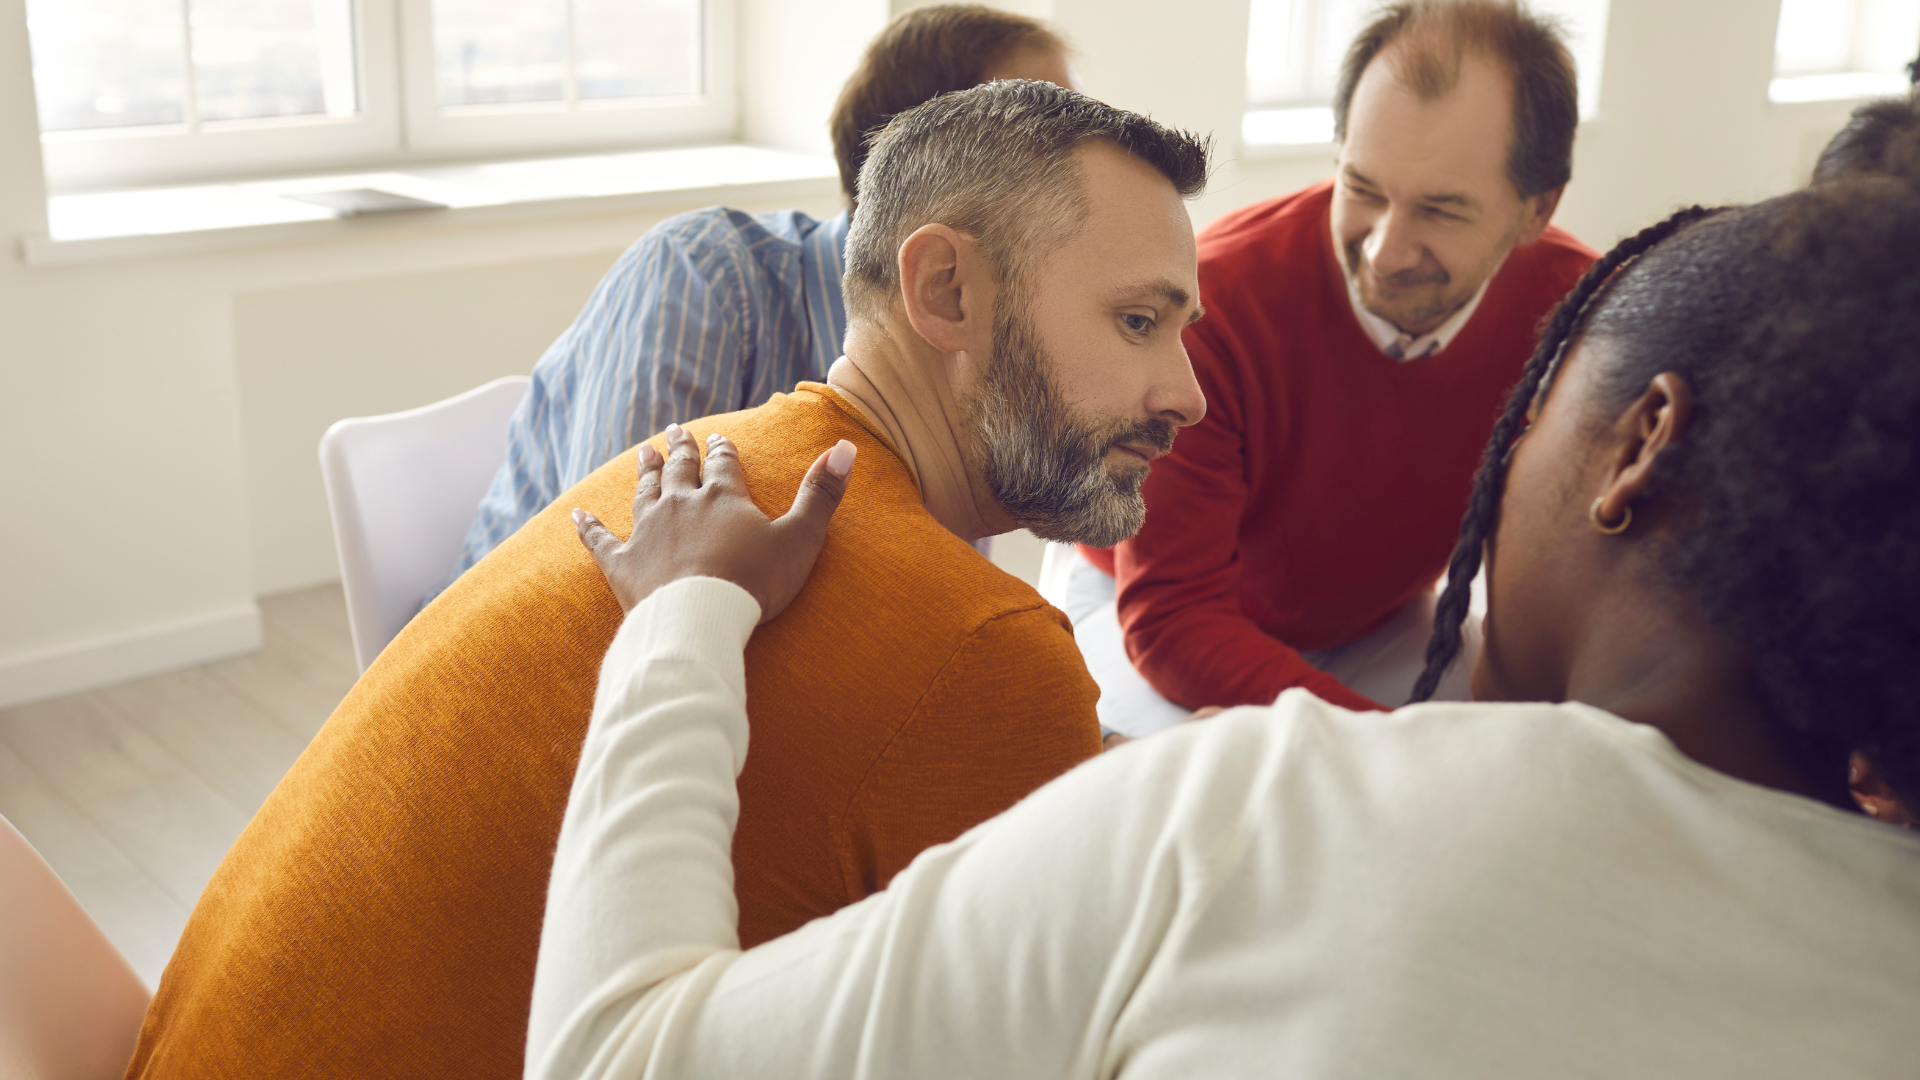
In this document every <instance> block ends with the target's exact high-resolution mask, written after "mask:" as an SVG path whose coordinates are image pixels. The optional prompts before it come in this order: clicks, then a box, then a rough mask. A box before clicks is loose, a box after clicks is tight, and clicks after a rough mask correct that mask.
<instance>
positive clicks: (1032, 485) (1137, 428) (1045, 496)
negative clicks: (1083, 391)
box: [969, 302, 1174, 548]
mask: <svg viewBox="0 0 1920 1080" xmlns="http://www.w3.org/2000/svg"><path fill="white" fill-rule="evenodd" d="M1023 308H1024V305H1021V304H1019V303H1017V302H1015V303H1010V304H1008V305H1007V309H1008V310H1006V311H1004V312H1002V313H1001V314H999V315H998V316H996V318H995V320H994V328H993V359H992V361H991V362H990V363H989V364H988V365H987V371H986V375H985V378H984V379H983V380H982V386H981V390H980V392H979V393H978V394H976V395H975V396H974V399H973V401H972V402H971V403H970V407H969V411H970V412H971V414H972V420H973V424H972V426H973V430H974V436H975V438H976V440H977V441H978V445H979V450H980V453H981V459H982V471H983V473H984V474H985V478H986V482H987V487H988V490H990V491H992V492H993V495H994V498H996V499H998V500H1000V505H1002V506H1004V507H1006V509H1007V513H1008V514H1009V515H1010V516H1012V518H1013V520H1014V521H1016V522H1018V523H1019V524H1020V525H1021V526H1022V527H1023V528H1025V529H1027V530H1028V531H1030V532H1032V533H1033V534H1034V535H1035V536H1038V537H1040V538H1041V539H1043V540H1052V541H1055V542H1056V543H1063V544H1091V545H1092V546H1094V547H1102V548H1105V547H1112V546H1113V545H1115V544H1117V543H1119V542H1120V541H1122V540H1125V539H1126V538H1127V537H1129V536H1132V535H1133V534H1134V533H1136V532H1138V531H1139V529H1140V524H1141V522H1143V521H1145V520H1146V516H1147V504H1146V500H1145V499H1144V498H1142V496H1141V494H1140V485H1141V484H1142V483H1144V482H1145V481H1146V478H1147V470H1146V469H1144V468H1142V469H1140V470H1138V471H1131V472H1128V473H1126V474H1124V475H1120V476H1116V475H1114V474H1112V473H1110V472H1108V471H1107V464H1106V459H1107V451H1108V450H1110V449H1111V448H1112V447H1113V445H1114V444H1115V443H1118V442H1121V441H1133V442H1139V443H1144V444H1147V445H1151V446H1156V447H1159V448H1160V449H1162V450H1164V449H1166V448H1167V447H1169V446H1171V445H1172V444H1173V431H1174V429H1173V425H1171V424H1169V423H1167V422H1166V421H1164V420H1145V421H1117V422H1115V423H1113V424H1109V425H1105V426H1103V427H1097V428H1096V427H1092V426H1089V425H1087V424H1085V423H1084V422H1082V421H1080V420H1079V418H1077V417H1075V416H1074V415H1073V410H1072V409H1071V408H1069V407H1068V405H1067V403H1066V402H1065V400H1063V399H1062V397H1061V394H1060V390H1059V387H1058V386H1056V385H1055V384H1054V381H1053V362H1052V361H1051V360H1050V359H1049V358H1048V357H1047V355H1046V352H1045V350H1044V349H1042V348H1041V346H1040V342H1039V339H1038V337H1037V335H1035V334H1034V332H1033V326H1032V324H1031V323H1030V322H1029V321H1028V320H1027V318H1026V313H1025V311H1024V310H1023Z"/></svg>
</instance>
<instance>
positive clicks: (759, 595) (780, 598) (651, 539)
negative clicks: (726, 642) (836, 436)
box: [573, 424, 855, 623]
mask: <svg viewBox="0 0 1920 1080" xmlns="http://www.w3.org/2000/svg"><path fill="white" fill-rule="evenodd" d="M854 453H855V448H854V445H853V444H852V443H850V442H848V441H846V440H845V439H842V440H840V441H839V442H838V443H836V444H834V446H833V448H832V449H830V450H828V451H826V452H825V453H822V454H821V455H820V456H819V457H817V458H815V459H814V462H813V466H812V467H811V468H809V469H808V470H807V475H806V476H805V477H803V478H802V479H801V481H800V491H799V493H798V494H797V495H795V496H794V500H793V508H792V509H790V510H788V511H787V512H786V513H785V514H783V515H781V516H780V517H778V518H775V519H773V520H772V521H769V520H767V516H766V515H765V514H763V513H761V512H760V508H759V507H757V506H755V505H754V504H753V499H752V497H751V496H749V495H748V494H747V481H746V475H745V474H744V473H743V472H742V471H741V468H740V455H739V452H738V451H737V450H736V449H735V447H734V445H733V443H732V441H731V440H729V439H727V437H726V436H724V435H721V434H719V433H717V432H716V433H715V434H712V435H709V436H707V460H706V466H705V470H704V471H705V473H706V475H705V476H704V477H702V475H701V473H702V471H703V470H702V468H701V463H700V451H699V448H698V447H697V446H695V445H694V441H693V436H691V435H689V434H687V433H686V431H684V430H683V429H681V428H680V427H679V425H677V424H676V425H669V426H668V428H667V457H666V460H665V461H662V460H661V458H660V453H659V451H657V450H655V449H654V448H653V447H652V446H651V445H649V444H647V443H642V444H640V453H639V462H640V482H639V486H638V487H637V488H636V489H635V491H634V493H633V533H632V535H630V536H628V537H627V538H626V540H624V541H622V540H621V539H620V538H619V537H617V536H614V535H613V533H612V532H610V531H609V530H608V529H607V527H606V526H605V525H602V524H601V523H600V519H599V518H596V517H594V516H593V515H592V514H590V513H588V512H586V511H585V510H575V511H574V512H573V525H574V528H575V530H577V531H578V532H579V534H580V542H581V543H582V544H585V545H586V546H587V550H588V551H589V552H591V553H592V554H593V561H594V562H595V563H596V564H597V565H598V566H599V567H600V572H601V573H602V574H604V575H606V578H607V584H608V585H609V586H611V587H612V589H613V595H614V597H615V598H617V599H618V600H619V601H620V610H621V611H622V612H628V611H632V610H633V608H634V605H636V604H638V603H639V602H640V601H642V600H645V599H646V598H647V597H648V596H649V595H651V594H652V593H653V590H655V589H657V588H659V587H660V586H662V585H665V584H667V583H668V582H670V581H678V580H679V579H681V578H685V577H716V578H721V579H723V580H725V581H731V582H733V583H734V584H736V585H738V586H740V587H741V588H743V589H745V590H747V592H748V593H750V594H752V596H753V598H754V599H755V600H758V601H759V602H760V621H761V622H762V623H765V622H767V621H769V620H771V619H772V618H774V617H775V616H777V615H779V614H780V613H781V612H782V611H785V610H786V608H787V605H788V604H790V603H792V602H793V598H794V597H796V596H798V595H800V588H801V586H803V585H805V584H806V583H807V577H808V575H810V574H812V573H813V564H814V561H815V560H816V559H818V558H819V557H820V549H821V547H823V546H824V545H825V544H826V542H827V522H829V521H830V520H832V518H833V512H834V510H835V509H837V508H838V507H839V505H840V497H841V496H843V495H845V494H846V492H847V476H848V475H849V474H850V473H851V472H852V471H853V457H854Z"/></svg>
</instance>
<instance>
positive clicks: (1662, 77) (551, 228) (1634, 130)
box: [0, 0, 1848, 694]
mask: <svg viewBox="0 0 1920 1080" xmlns="http://www.w3.org/2000/svg"><path fill="white" fill-rule="evenodd" d="M22 5H23V0H0V234H3V235H5V236H6V237H7V238H8V239H9V240H12V239H13V238H17V237H21V236H28V235H36V234H42V233H44V231H45V205H44V198H45V192H44V187H43V184H42V182H41V180H40V176H39V156H38V140H37V135H36V127H35V121H34V114H33V107H32V104H31V102H32V96H31V90H32V86H31V78H30V74H29V67H28V54H27V43H26V40H25V32H24V17H23V14H22ZM907 6H911V5H909V4H906V3H903V2H901V0H892V2H891V3H889V2H887V0H740V3H739V13H740V14H739V21H740V24H741V25H742V26H743V28H745V30H746V31H747V35H746V40H745V42H744V43H743V45H742V56H741V65H740V67H741V83H742V100H743V102H744V113H745V115H744V117H743V120H742V130H743V133H744V134H745V136H746V137H749V138H752V139H756V140H760V141H764V142H768V143H773V144H776V145H782V146H787V147H791V148H797V149H813V150H819V149H824V148H825V146H826V138H825V128H824V117H825V114H826V110H827V108H828V107H829V105H830V103H831V101H832V98H833V94H834V92H835V91H836V90H837V88H838V83H839V81H840V79H841V78H843V77H844V73H845V72H846V70H847V69H848V68H849V67H850V66H851V64H852V62H853V59H854V58H855V57H856V56H857V54H858V52H859V50H860V48H861V47H863V46H864V44H865V41H866V40H867V38H868V37H869V36H870V35H871V34H872V33H873V32H874V31H875V30H877V29H878V27H879V26H880V25H881V23H882V22H883V21H884V19H885V18H886V17H887V15H888V14H889V13H890V12H892V11H894V10H898V9H904V8H905V7H907ZM1005 6H1007V7H1010V8H1015V9H1017V10H1021V11H1024V12H1027V13H1030V14H1036V15H1040V16H1042V17H1050V18H1054V19H1056V20H1057V21H1058V22H1059V23H1060V24H1061V25H1062V26H1063V28H1064V29H1065V30H1066V32H1067V34H1068V35H1069V36H1070V38H1071V39H1072V40H1073V41H1074V42H1075V44H1076V45H1077V46H1078V47H1079V50H1080V59H1079V63H1078V66H1079V69H1080V71H1081V74H1082V77H1083V79H1084V81H1085V82H1086V85H1087V88H1088V89H1089V91H1090V92H1092V93H1094V94H1095V95H1097V96H1101V97H1103V98H1105V99H1107V100H1110V101H1113V102H1114V103H1116V104H1120V105H1124V106H1127V107H1130V108H1136V109H1142V110H1145V111H1148V112H1151V113H1153V114H1154V115H1155V116H1156V117H1159V118H1161V119H1163V120H1166V121H1169V122H1172V123H1177V124H1181V125H1183V126H1188V127H1193V128H1196V129H1201V130H1211V131H1212V132H1213V133H1214V136H1215V140H1216V145H1217V147H1218V149H1219V157H1220V165H1219V169H1218V172H1217V175H1216V181H1215V184H1214V187H1213V189H1212V190H1211V191H1210V192H1209V194H1208V195H1207V196H1206V197H1205V198H1204V199H1202V200H1201V201H1200V203H1199V204H1198V205H1197V206H1196V208H1195V217H1196V219H1197V220H1198V221H1200V222H1201V223H1203V224H1204V222H1205V221H1208V220H1211V219H1212V218H1213V217H1214V216H1217V215H1218V214H1219V213H1221V212H1223V211H1225V210H1227V209H1231V208H1232V207H1235V206H1239V205H1242V204H1245V203H1247V202H1251V201H1253V200H1256V199H1259V198H1264V197H1267V196H1270V195H1277V194H1280V193H1283V192H1286V191H1289V190H1293V189H1295V188H1297V187H1299V186H1301V185H1304V184H1306V183H1309V182H1312V181H1314V180H1317V179H1319V178H1321V177H1323V176H1325V175H1326V174H1327V173H1328V172H1329V170H1330V165H1331V157H1330V154H1328V153H1327V152H1325V151H1314V152H1309V153H1306V154H1301V155H1294V156H1290V157H1280V158H1269V159H1265V160H1244V158H1245V155H1244V154H1243V153H1242V151H1241V148H1240V146H1239V116H1240V102H1241V98H1242V93H1243V91H1242V87H1241V78H1242V75H1241V72H1242V70H1243V60H1244V57H1243V52H1242V50H1243V48H1244V44H1243V43H1244V33H1245V24H1246V0H1192V2H1189V3H1187V4H1183V5H1177V6H1172V7H1170V6H1168V5H1165V4H1163V3H1150V2H1148V0H1019V2H1016V3H1008V4H1006V5H1005ZM1775 11H1776V0H1615V2H1614V5H1613V13H1612V16H1611V18H1610V20H1609V30H1608V57H1607V62H1606V84H1605V86H1604V88H1603V90H1602V98H1601V112H1600V115H1599V116H1598V117H1597V118H1595V119H1594V120H1592V121H1591V122H1589V123H1588V124H1586V125H1584V126H1583V128H1582V130H1581V133H1580V141H1579V146H1578V150H1577V155H1576V166H1575V178H1574V182H1573V187H1572V189H1571V190H1570V192H1569V194H1568V196H1567V200H1566V202H1565V204H1564V208H1563V210H1562V212H1561V216H1560V221H1561V223H1562V224H1564V225H1566V226H1567V227H1569V228H1571V229H1572V230H1573V231H1574V232H1575V233H1576V234H1577V235H1579V236H1580V237H1582V238H1583V239H1585V240H1587V241H1588V242H1589V243H1591V244H1594V245H1595V246H1597V247H1605V246H1607V245H1608V244H1610V243H1611V242H1612V241H1613V240H1614V239H1616V238H1617V237H1619V236H1621V235H1623V234H1625V233H1627V232H1630V231H1632V230H1633V229H1635V228H1638V227H1639V226H1641V225H1644V224H1647V223H1649V222H1651V221H1652V220H1654V219H1655V218H1657V217H1659V216H1661V215H1663V214H1665V213H1666V212H1667V211H1669V210H1670V209H1672V208H1674V207H1676V206H1679V205H1684V204H1687V203H1691V202H1696V201H1697V202H1718V201H1726V200H1737V199H1751V198H1755V197H1760V196H1764V195H1767V194H1771V193H1774V192H1778V191H1782V190H1785V189H1787V188H1789V187H1792V186H1794V185H1795V184H1797V183H1800V182H1802V181H1803V179H1804V177H1805V175H1806V172H1807V170H1808V168H1810V166H1811V163H1812V154H1813V153H1814V152H1815V151H1817V149H1818V147H1819V146H1820V145H1821V143H1823V142H1824V141H1825V139H1826V137H1827V136H1828V135H1829V134H1830V133H1831V132H1832V131H1833V130H1835V129H1836V128H1837V127H1838V126H1839V124H1840V123H1841V122H1842V120H1844V118H1845V116H1846V113H1847V110H1848V105H1847V104H1846V103H1839V104H1821V105H1805V106H1791V107H1785V106H1772V105H1769V104H1768V103H1767V100H1766V82H1767V77H1768V74H1769V69H1770V63H1771V50H1772V38H1773V25H1774V19H1775ZM687 208H690V207H677V206H676V207H660V208H657V209H655V210H652V211H648V212H645V213H639V212H624V213H600V214H582V215H580V216H577V217H569V218H557V219H543V220H540V221H532V222H518V223H503V224H490V225H484V226H483V225H465V226H458V227H441V226H433V225H430V224H427V223H414V224H406V223H369V224H370V227H369V228H367V229H364V230H360V229H356V230H353V231H352V232H351V233H350V234H348V235H345V236H335V237H332V238H329V239H324V240H316V241H312V242H307V243H298V244H285V245H280V246H277V247H264V248H252V249H241V250H234V251H228V252H219V253H208V254H198V255H181V256H164V257H150V258H144V259H127V260H118V261H98V262H89V263H78V264H70V265H62V266H40V267H28V266H26V265H24V264H23V263H22V262H21V261H20V259H19V258H18V255H17V251H11V250H10V251H8V252H5V253H0V694H4V693H5V690H6V685H7V678H8V677H9V676H8V673H9V672H10V671H11V672H13V673H14V674H15V675H17V674H18V673H19V671H20V670H21V669H22V667H23V666H24V667H33V666H36V665H40V664H41V663H42V662H43V661H44V660H45V658H46V657H47V656H48V655H52V654H58V653H60V652H61V651H62V650H68V651H71V650H73V649H75V648H81V649H84V647H85V646H86V645H87V644H88V643H97V642H100V641H102V640H109V639H116V635H119V636H122V637H124V636H125V635H134V636H138V635H140V634H141V633H142V632H143V631H145V630H148V629H151V628H155V627H166V626H172V625H175V624H178V623H180V622H181V621H182V620H188V621H191V620H194V619H196V618H202V617H207V616H209V615H210V613H221V612H232V611H235V610H242V609H244V608H245V607H246V605H248V604H250V603H251V601H252V599H253V597H255V596H256V595H258V594H260V593H263V592H271V591H276V590H279V589H284V588H289V587H293V586H298V585H302V584H308V583H312V582H315V581H322V580H326V579H328V578H330V577H331V576H332V575H333V573H334V569H333V555H332V546H331V542H330V538H329V537H328V535H327V517H326V509H325V506H324V503H323V502H322V501H321V497H320V494H319V492H320V488H319V482H318V472H317V466H316V465H315V463H314V445H315V442H316V441H317V440H318V438H319V435H320V432H321V431H322V430H323V429H324V428H325V426H326V424H327V422H329V421H330V420H331V419H334V418H337V417H339V416H345V415H355V414H366V413H374V412H383V411H388V410H391V409H394V408H399V407H404V406H408V405H414V404H421V403H424V402H426V401H429V400H433V399H435V398H438V397H441V396H444V395H446V394H448V393H451V392H453V391H455V390H458V389H462V388H464V387H467V386H471V385H474V384H476V383H478V382H480V381H482V380H484V379H486V378H490V377H492V376H494V375H498V374H503V373H508V372H516V371H525V370H527V369H528V368H529V367H530V366H531V365H532V363H533V361H534V360H535V359H536V358H537V356H538V354H539V351H540V349H541V348H543V347H544V345H545V343H546V342H547V341H548V340H549V339H551V337H552V336H553V335H554V334H556V333H558V331H559V330H560V329H562V328H563V327H564V326H565V324H566V323H567V321H568V320H569V319H570V318H571V317H572V315H573V313H574V311H575V310H577V308H578V306H579V304H580V303H581V301H582V300H584V298H585V295H586V292H587V290H588V288H589V287H590V286H591V284H592V282H593V280H594V279H595V278H596V277H597V276H598V274H599V272H600V270H601V269H602V268H604V267H605V266H606V265H607V264H608V263H610V262H611V261H612V259H613V258H614V256H615V255H616V254H617V253H618V251H619V250H620V249H621V248H623V247H625V246H626V244H627V243H629V242H630V241H631V240H632V239H633V238H634V237H635V236H637V235H639V234H640V233H641V232H642V231H644V230H645V229H646V228H647V227H648V226H650V225H651V224H652V223H653V222H654V221H656V220H658V219H659V218H660V217H663V216H665V215H666V214H668V213H672V212H677V211H678V210H680V209H687ZM747 208H748V209H752V210H762V209H774V208H775V207H772V206H765V207H762V206H749V207H747ZM803 208H805V209H808V210H811V211H813V212H816V213H830V212H832V211H833V210H834V209H835V200H834V198H833V197H832V196H831V194H830V193H822V194H821V195H820V196H819V197H817V198H815V199H814V200H812V205H808V206H805V207H803ZM50 651H51V652H50ZM10 665H11V667H10ZM15 685H24V684H21V683H18V682H16V683H15Z"/></svg>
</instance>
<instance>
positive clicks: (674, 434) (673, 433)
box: [667, 424, 680, 439]
mask: <svg viewBox="0 0 1920 1080" xmlns="http://www.w3.org/2000/svg"><path fill="white" fill-rule="evenodd" d="M679 437H680V425H679V424H668V425H667V438H669V439H677V438H679Z"/></svg>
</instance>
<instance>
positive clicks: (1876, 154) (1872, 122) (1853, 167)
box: [1813, 89, 1920, 184]
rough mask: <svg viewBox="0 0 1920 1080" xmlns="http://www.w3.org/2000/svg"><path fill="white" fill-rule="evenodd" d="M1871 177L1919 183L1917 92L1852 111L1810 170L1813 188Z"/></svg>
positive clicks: (1919, 92) (1919, 112) (1919, 102)
mask: <svg viewBox="0 0 1920 1080" xmlns="http://www.w3.org/2000/svg"><path fill="white" fill-rule="evenodd" d="M1874 175H1880V176H1901V177H1905V178H1907V179H1909V180H1920V89H1916V90H1914V91H1913V92H1912V93H1909V94H1908V95H1907V96H1906V97H1892V98H1879V99H1877V100H1874V101H1869V102H1867V103H1866V104H1864V105H1862V106H1860V107H1859V108H1857V109H1855V110H1853V115H1852V116H1850V117H1848V118H1847V126H1845V127H1843V128H1841V129H1840V133H1839V134H1838V135H1835V136H1834V137H1833V141H1831V142H1829V143H1827V146H1826V149H1824V150H1822V151H1820V161H1819V163H1818V164H1816V165H1814V167H1813V182H1814V183H1816V184H1831V183H1833V182H1834V181H1836V180H1845V179H1848V178H1849V177H1856V176H1874Z"/></svg>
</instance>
